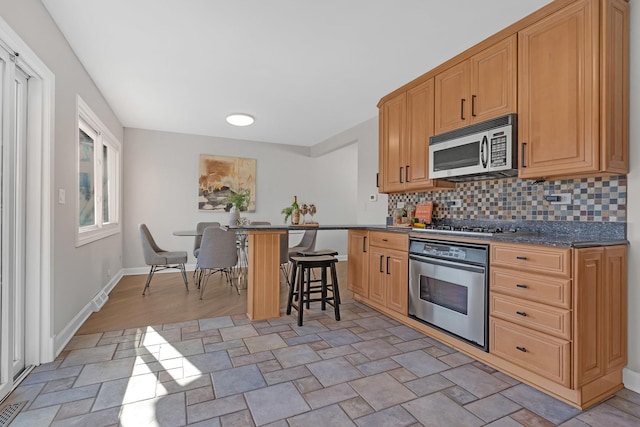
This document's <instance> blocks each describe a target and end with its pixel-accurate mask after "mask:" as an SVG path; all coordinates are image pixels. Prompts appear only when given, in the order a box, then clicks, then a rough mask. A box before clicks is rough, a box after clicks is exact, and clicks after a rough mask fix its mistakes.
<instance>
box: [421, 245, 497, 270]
mask: <svg viewBox="0 0 640 427" xmlns="http://www.w3.org/2000/svg"><path fill="white" fill-rule="evenodd" d="M487 252H488V247H487V246H486V245H466V244H464V245H463V244H460V243H457V242H455V243H454V242H446V241H440V240H437V241H434V240H426V239H410V240H409V253H410V254H414V255H422V256H426V257H432V258H440V259H446V260H452V261H463V262H466V263H469V264H480V265H485V264H486V263H487V256H488V255H487Z"/></svg>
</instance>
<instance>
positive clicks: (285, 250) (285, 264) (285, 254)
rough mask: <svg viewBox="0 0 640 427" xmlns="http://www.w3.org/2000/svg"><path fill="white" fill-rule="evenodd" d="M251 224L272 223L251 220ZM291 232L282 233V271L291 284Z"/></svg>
mask: <svg viewBox="0 0 640 427" xmlns="http://www.w3.org/2000/svg"><path fill="white" fill-rule="evenodd" d="M250 225H271V223H270V222H269V221H251V222H250ZM289 270H290V263H289V232H288V231H287V232H286V233H284V234H281V235H280V271H281V272H282V275H283V276H284V280H285V282H286V283H287V284H289Z"/></svg>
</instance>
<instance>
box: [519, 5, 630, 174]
mask: <svg viewBox="0 0 640 427" xmlns="http://www.w3.org/2000/svg"><path fill="white" fill-rule="evenodd" d="M628 9H629V4H628V2H626V1H624V0H580V1H576V2H575V3H573V4H571V5H569V6H567V7H565V8H563V9H560V10H558V11H557V12H555V13H553V14H551V15H549V16H547V17H546V18H544V19H542V20H540V21H538V22H536V23H534V24H532V25H530V26H528V27H526V28H524V29H523V30H521V31H520V32H519V33H518V40H519V45H518V141H519V148H520V169H519V174H518V176H519V177H521V178H546V177H559V176H561V177H578V176H589V175H598V174H626V173H627V172H628V169H629V159H628V151H629V150H628V147H629V140H628V114H629V113H628V95H629V86H628V79H629V77H628V69H629V64H628V60H629V49H628V40H629V18H628Z"/></svg>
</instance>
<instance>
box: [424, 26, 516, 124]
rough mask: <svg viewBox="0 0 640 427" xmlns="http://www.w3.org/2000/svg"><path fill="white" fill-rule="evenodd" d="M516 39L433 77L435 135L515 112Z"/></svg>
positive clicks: (508, 40)
mask: <svg viewBox="0 0 640 427" xmlns="http://www.w3.org/2000/svg"><path fill="white" fill-rule="evenodd" d="M516 37H517V36H516V35H515V34H514V35H512V36H510V37H508V38H506V39H504V40H502V41H500V42H498V43H496V44H494V45H493V46H491V47H489V48H487V49H484V50H483V51H481V52H479V53H477V54H475V55H473V56H472V57H471V58H469V59H467V60H465V61H463V62H460V63H459V64H457V65H454V66H453V67H451V68H449V69H447V70H445V71H442V72H441V73H439V74H437V75H436V76H435V129H434V133H435V134H439V133H442V132H446V131H449V130H453V129H457V128H460V127H463V126H466V125H469V124H472V123H477V122H481V121H485V120H488V119H491V118H494V117H498V116H501V115H504V114H508V113H513V112H515V111H516V105H517V103H516V86H517V84H516V82H517V69H516V65H517V63H516V59H517V55H516V46H517V38H516Z"/></svg>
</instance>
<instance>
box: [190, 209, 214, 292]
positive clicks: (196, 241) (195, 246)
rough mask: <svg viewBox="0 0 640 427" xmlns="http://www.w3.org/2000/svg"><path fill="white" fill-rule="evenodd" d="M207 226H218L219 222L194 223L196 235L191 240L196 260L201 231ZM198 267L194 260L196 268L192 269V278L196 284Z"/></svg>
mask: <svg viewBox="0 0 640 427" xmlns="http://www.w3.org/2000/svg"><path fill="white" fill-rule="evenodd" d="M207 227H218V228H219V227H220V223H219V222H199V223H198V224H196V237H195V239H194V240H193V256H194V257H195V258H196V261H197V260H198V254H199V253H200V244H201V242H202V233H204V229H205V228H207ZM199 275H200V269H199V268H198V263H197V262H196V268H194V269H193V279H194V280H195V282H196V284H198V286H199V285H200V277H199Z"/></svg>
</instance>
